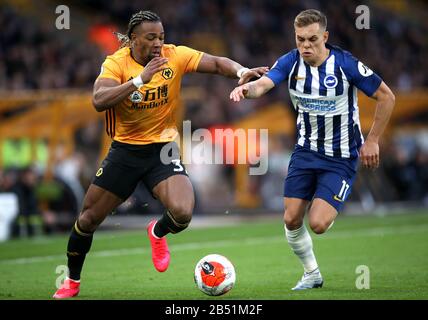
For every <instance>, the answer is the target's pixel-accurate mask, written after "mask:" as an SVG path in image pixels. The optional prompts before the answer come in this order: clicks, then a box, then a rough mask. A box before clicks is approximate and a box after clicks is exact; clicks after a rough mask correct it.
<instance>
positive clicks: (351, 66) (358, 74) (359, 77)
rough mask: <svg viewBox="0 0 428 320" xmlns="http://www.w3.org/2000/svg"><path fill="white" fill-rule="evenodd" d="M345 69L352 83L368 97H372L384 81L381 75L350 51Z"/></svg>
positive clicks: (346, 57)
mask: <svg viewBox="0 0 428 320" xmlns="http://www.w3.org/2000/svg"><path fill="white" fill-rule="evenodd" d="M344 71H345V74H346V76H347V77H348V80H349V81H350V82H351V84H354V85H355V86H356V87H357V88H358V89H360V90H361V91H363V92H364V93H365V94H366V95H367V96H368V97H371V96H372V95H373V94H374V93H375V92H376V90H377V89H378V88H379V86H380V85H381V83H382V79H381V77H379V76H378V75H377V74H376V73H374V72H373V71H372V70H371V69H370V68H369V67H367V66H366V65H365V64H364V63H362V62H361V61H359V60H358V59H357V58H355V57H354V56H352V55H351V54H350V53H347V54H346V56H345V64H344Z"/></svg>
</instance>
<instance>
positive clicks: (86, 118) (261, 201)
mask: <svg viewBox="0 0 428 320" xmlns="http://www.w3.org/2000/svg"><path fill="white" fill-rule="evenodd" d="M359 4H360V3H359V1H352V0H347V1H340V2H339V1H317V0H306V1H305V0H281V1H276V0H266V1H261V0H253V1H244V0H234V1H226V0H217V1H208V0H207V1H205V0H203V1H201V0H174V1H172V0H171V1H169V0H162V1H152V0H147V1H143V2H142V1H134V0H129V1H120V0H111V1H101V0H87V1H61V2H60V3H59V2H58V1H49V0H39V1H29V0H14V1H0V30H2V31H1V32H0V234H1V236H0V240H6V239H8V238H11V237H31V236H35V235H40V234H52V233H58V232H64V231H67V232H68V231H69V229H70V227H71V225H72V223H73V222H74V220H75V219H76V217H77V215H78V213H79V211H80V208H81V205H82V200H83V196H84V194H85V191H86V189H87V188H88V186H89V184H90V183H91V179H92V177H93V176H94V174H95V172H96V170H97V168H98V166H99V164H100V160H101V159H102V158H103V157H104V155H105V153H106V150H107V149H108V146H109V144H110V142H111V141H110V140H109V137H108V135H107V134H106V132H105V127H104V126H105V115H104V113H97V112H96V111H95V110H94V108H93V106H92V104H91V91H92V86H93V83H94V81H95V79H96V77H97V75H98V73H99V70H100V66H101V64H102V62H103V61H104V59H105V57H106V56H107V55H109V54H111V53H113V52H114V51H115V50H117V48H118V42H117V40H116V38H115V36H114V35H113V31H119V32H122V33H124V32H126V29H127V24H128V21H129V19H130V17H131V15H132V14H133V13H135V12H137V11H139V10H152V11H154V12H156V13H157V14H159V15H160V17H161V18H162V21H163V25H164V28H165V32H166V41H165V43H173V44H176V45H187V46H190V47H192V48H194V49H198V50H201V51H204V52H207V53H210V54H215V55H220V56H227V57H230V58H232V59H234V60H236V61H238V62H240V63H241V64H242V65H244V66H248V67H250V68H251V67H256V66H272V65H273V63H274V62H275V61H276V59H277V58H278V57H280V56H281V55H283V54H284V53H286V52H288V51H289V50H291V49H293V48H294V47H295V43H294V32H293V20H294V17H295V16H296V15H297V14H298V13H299V12H300V11H301V10H304V9H308V8H317V9H320V10H321V11H323V12H324V13H325V14H326V15H327V18H328V30H329V31H330V40H329V42H330V43H332V44H336V45H339V46H340V47H342V48H344V49H346V50H349V51H351V52H352V53H353V54H354V55H355V56H356V57H358V58H359V59H360V60H362V61H363V62H364V63H365V64H366V65H368V66H369V67H370V68H372V69H373V70H375V71H376V72H377V73H378V74H379V75H380V76H381V77H382V78H383V79H384V81H385V82H386V83H387V84H388V85H389V86H390V87H391V88H392V89H393V91H394V93H395V95H396V106H395V110H394V114H393V116H392V119H391V121H390V124H389V126H388V129H387V131H386V132H385V134H384V136H383V139H382V141H381V166H380V168H379V169H378V170H376V171H370V170H364V169H360V171H359V175H358V178H357V180H356V183H355V185H354V187H353V191H352V195H351V197H350V199H349V201H348V202H347V204H346V206H345V211H344V214H349V215H351V214H389V213H393V212H394V211H395V210H397V209H400V208H426V207H428V90H427V87H428V72H427V71H428V60H427V59H426V57H427V56H428V37H427V34H428V5H427V4H426V2H424V1H410V0H407V1H405V0H391V1H387V0H372V1H366V3H365V4H366V5H367V6H368V7H369V9H370V29H368V30H358V29H357V28H356V26H355V21H356V19H357V17H358V14H356V13H355V9H356V7H357V6H358V5H359ZM58 5H66V6H68V8H69V9H70V18H71V19H70V28H69V29H62V30H59V29H57V28H56V27H55V22H56V19H57V18H58V16H59V14H56V13H55V9H56V8H57V6H58ZM235 86H236V81H235V80H232V79H224V78H222V77H219V76H210V75H199V74H189V75H186V76H185V77H184V80H183V85H182V101H181V104H180V106H179V108H180V111H181V112H180V115H181V116H180V117H181V118H180V119H179V121H178V122H179V123H182V121H183V120H191V121H192V130H196V129H199V128H207V129H209V130H214V129H215V128H244V129H250V128H251V129H262V128H266V129H268V130H269V149H268V150H269V166H268V172H267V173H266V174H265V175H261V176H250V175H248V166H247V165H207V164H203V165H197V164H189V165H187V166H186V167H187V170H188V172H189V176H190V178H191V180H192V182H193V184H194V188H195V193H196V208H195V217H196V216H200V217H210V216H211V217H214V216H232V215H248V216H251V215H254V214H271V213H274V214H278V217H280V216H281V214H280V213H281V212H282V211H283V181H284V177H285V175H286V174H287V166H288V161H289V158H290V155H291V152H292V150H293V148H294V144H295V119H296V115H295V113H294V110H293V108H292V106H291V103H290V100H289V97H288V93H287V88H286V85H282V86H280V87H277V88H275V89H274V90H272V91H271V92H269V94H267V95H265V96H263V97H262V98H260V99H257V100H245V101H243V102H242V103H239V104H234V103H232V102H230V100H229V92H230V91H231V90H232V89H233V88H234V87H235ZM359 106H360V112H361V114H360V116H361V123H362V128H363V131H364V132H365V134H367V132H368V130H369V129H370V126H371V123H372V119H373V114H374V108H375V102H374V101H372V100H370V99H368V98H366V97H365V96H364V95H359ZM212 143H213V144H215V143H216V141H215V140H214V141H212ZM162 210H163V208H162V206H161V205H160V203H159V202H157V201H156V200H154V199H153V198H152V197H151V195H150V194H149V193H148V192H147V190H146V189H145V187H144V186H143V185H141V186H139V187H138V188H137V190H136V192H135V193H134V194H133V195H132V196H131V197H130V198H129V199H128V200H127V201H126V202H125V203H124V204H122V205H121V206H120V207H119V208H118V209H117V210H116V211H115V212H114V215H113V216H112V217H111V219H107V220H106V222H105V223H104V224H103V225H102V228H114V227H117V226H119V225H120V228H126V227H128V226H139V223H135V221H141V217H145V216H147V215H159V214H161V212H162ZM143 220H144V219H143Z"/></svg>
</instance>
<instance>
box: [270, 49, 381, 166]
mask: <svg viewBox="0 0 428 320" xmlns="http://www.w3.org/2000/svg"><path fill="white" fill-rule="evenodd" d="M326 47H327V48H328V49H330V55H329V57H328V58H327V59H326V61H324V63H323V64H322V65H320V66H319V67H312V66H310V65H309V64H307V63H305V62H304V61H303V58H302V57H301V56H300V54H299V52H298V51H297V49H294V50H292V51H290V52H289V53H287V54H285V55H284V56H282V57H280V58H279V59H278V60H277V61H276V63H275V64H274V65H273V67H272V68H271V70H270V71H269V72H268V73H267V76H268V77H269V78H270V79H271V80H272V81H273V82H274V83H275V86H277V85H278V84H279V83H281V82H282V81H285V80H287V81H288V89H289V92H290V97H291V100H292V102H293V105H294V108H295V109H296V111H297V112H298V117H297V130H298V141H297V144H298V145H300V146H301V147H303V148H305V149H308V150H312V151H316V152H319V153H321V154H323V155H326V156H330V157H335V158H356V157H358V150H359V148H360V147H361V145H362V143H363V141H364V138H363V135H362V134H361V126H360V120H359V112H358V101H357V88H358V89H360V90H362V91H363V92H364V93H365V94H366V95H367V96H372V95H373V94H374V93H375V91H376V90H377V89H378V88H379V86H380V84H381V82H382V79H381V78H380V77H379V76H378V75H377V74H375V73H374V72H373V71H372V70H370V69H369V68H368V67H366V66H365V65H364V64H363V63H361V62H360V61H358V60H357V59H356V58H355V57H353V56H352V55H351V54H350V53H349V52H347V51H344V50H342V49H341V48H339V47H336V46H332V45H329V44H326Z"/></svg>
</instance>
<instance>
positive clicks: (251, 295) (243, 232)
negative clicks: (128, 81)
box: [0, 212, 428, 300]
mask: <svg viewBox="0 0 428 320" xmlns="http://www.w3.org/2000/svg"><path fill="white" fill-rule="evenodd" d="M312 238H313V242H314V247H315V253H316V256H317V260H318V263H319V265H320V268H321V272H322V274H323V277H324V287H323V288H322V289H315V290H305V291H300V292H293V291H291V290H290V288H291V287H293V286H294V285H295V283H296V282H297V280H298V279H299V278H300V277H301V275H302V267H301V266H300V263H299V262H298V259H297V257H295V256H294V254H293V253H292V252H291V250H290V248H289V247H288V244H287V242H286V240H285V238H284V232H283V226H282V223H281V216H280V215H279V216H278V220H277V221H275V222H272V221H269V222H249V223H242V224H239V225H231V226H228V227H218V226H217V227H211V228H204V229H192V228H189V230H187V231H185V232H183V233H181V234H180V235H170V236H168V241H169V245H170V251H171V263H170V267H169V269H168V270H167V272H165V273H158V272H156V270H155V269H154V267H153V265H152V262H151V251H150V245H149V241H148V239H147V237H146V234H145V230H142V231H141V232H136V231H128V232H101V231H100V232H97V233H96V234H95V237H94V242H93V245H92V250H91V252H90V253H89V255H88V256H87V259H86V262H85V266H84V269H83V273H82V285H81V292H80V295H79V297H78V298H77V299H151V300H164V299H174V300H181V299H212V300H218V299H226V300H227V299H262V300H263V299H272V300H294V299H329V300H330V299H428V271H427V270H428V269H427V265H428V214H421V213H417V212H407V213H403V214H401V215H394V216H388V217H375V216H370V217H346V216H343V217H339V218H338V219H337V220H336V223H335V225H334V227H333V228H332V229H331V230H329V232H327V233H326V234H325V235H314V234H313V235H312ZM67 240H68V235H64V236H53V237H42V238H37V239H33V240H27V239H23V240H12V241H9V242H7V243H3V244H0V299H50V298H51V296H52V294H53V293H54V291H55V282H56V278H57V277H58V276H60V274H57V273H56V268H57V266H58V265H63V264H66V259H65V253H64V250H65V248H66V245H67ZM209 253H219V254H222V255H225V256H227V257H228V258H229V259H230V260H231V261H232V262H233V264H234V265H235V269H236V273H237V282H236V285H235V287H234V288H233V289H232V291H231V292H229V293H228V294H226V295H224V296H221V297H209V296H206V295H204V294H203V293H202V292H200V291H199V290H198V289H197V288H196V286H195V284H194V282H193V270H194V267H195V264H196V262H197V261H198V260H199V259H200V258H202V257H203V256H204V255H207V254H209ZM360 265H365V266H367V267H368V268H369V271H370V289H362V290H359V289H357V288H356V280H357V277H358V276H359V275H360V274H357V273H356V268H357V267H358V266H360Z"/></svg>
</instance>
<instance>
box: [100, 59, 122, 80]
mask: <svg viewBox="0 0 428 320" xmlns="http://www.w3.org/2000/svg"><path fill="white" fill-rule="evenodd" d="M98 78H109V79H113V80H116V81H117V82H119V83H122V70H121V68H120V66H119V64H118V63H117V62H116V61H114V60H113V59H112V58H110V57H107V58H106V60H105V61H104V63H103V64H102V65H101V72H100V74H99V76H98Z"/></svg>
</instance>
